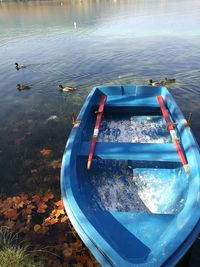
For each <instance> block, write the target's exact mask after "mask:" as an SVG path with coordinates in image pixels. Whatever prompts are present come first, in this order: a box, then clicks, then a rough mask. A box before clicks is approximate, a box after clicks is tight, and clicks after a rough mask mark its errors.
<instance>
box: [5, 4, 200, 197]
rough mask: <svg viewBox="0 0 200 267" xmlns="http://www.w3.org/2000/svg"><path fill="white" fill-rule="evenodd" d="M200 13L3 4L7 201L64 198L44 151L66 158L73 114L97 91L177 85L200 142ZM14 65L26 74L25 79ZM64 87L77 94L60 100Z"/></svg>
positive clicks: (164, 7) (174, 7) (178, 8)
mask: <svg viewBox="0 0 200 267" xmlns="http://www.w3.org/2000/svg"><path fill="white" fill-rule="evenodd" d="M199 12H200V2H199V0H190V1H186V0H184V1H178V0H174V1H166V0H160V1H159V0H149V1H144V0H143V1H137V0H132V1H130V0H117V1H114V0H113V1H112V0H109V1H107V0H102V1H97V0H96V1H91V0H84V1H79V0H75V1H74V0H65V1H62V4H61V2H60V1H26V2H21V1H19V2H4V1H0V55H1V67H0V107H1V112H0V170H1V172H0V176H1V179H0V181H1V192H2V193H3V194H13V193H15V192H20V191H21V190H23V191H32V192H33V191H37V190H38V184H40V190H41V191H42V190H43V189H44V190H46V188H47V186H49V187H50V188H54V189H55V183H54V182H53V181H51V180H50V176H51V174H52V173H50V170H49V168H48V166H46V167H45V166H44V165H43V164H45V163H44V162H42V161H41V157H40V155H39V151H40V150H41V149H44V148H49V149H52V150H53V151H54V154H53V156H52V158H51V160H53V159H55V160H57V159H58V158H61V157H62V153H63V150H64V146H65V142H66V139H67V136H68V134H69V132H70V129H71V127H72V126H71V123H70V120H71V113H72V112H74V113H75V114H77V113H78V111H79V110H80V108H81V106H82V104H83V102H84V100H85V98H86V96H87V94H88V93H89V92H90V90H91V88H92V87H93V86H94V85H99V84H129V83H137V84H145V83H147V82H148V81H149V79H154V80H161V79H164V77H169V78H170V77H175V78H176V83H175V84H174V85H170V90H171V92H172V94H173V96H174V97H175V99H176V101H177V102H178V104H179V105H180V107H181V109H182V110H183V112H184V113H185V114H186V115H187V114H188V113H189V112H193V120H192V128H193V130H194V134H195V136H196V138H197V140H198V143H200V123H199V120H198V116H199V98H200V87H199V84H200V71H199V58H200V49H199V46H200V34H199V28H200V16H199ZM15 62H20V63H21V64H26V65H27V68H25V69H21V70H20V71H17V70H16V69H15V65H14V63H15ZM17 84H25V85H26V84H28V85H29V86H30V87H31V90H22V91H18V90H16V85H17ZM59 84H63V85H65V86H70V87H75V88H77V90H76V91H74V92H73V94H71V93H70V94H61V93H60V92H59V91H58V89H57V88H58V85H59ZM52 116H53V117H55V118H56V120H48V118H50V117H52ZM46 164H47V163H46ZM36 168H37V169H38V173H39V174H38V177H39V178H38V179H39V180H35V179H34V178H33V177H32V175H31V170H35V169H36ZM49 173H50V174H49ZM52 175H53V174H52ZM27 181H30V183H28V182H27ZM50 181H51V182H50ZM22 185H23V186H22ZM42 188H43V189H42ZM57 188H59V185H58V184H57ZM58 190H59V189H58Z"/></svg>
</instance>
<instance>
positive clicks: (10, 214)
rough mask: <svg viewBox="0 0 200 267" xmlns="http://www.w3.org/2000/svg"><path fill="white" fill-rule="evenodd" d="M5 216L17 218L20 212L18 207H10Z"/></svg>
mask: <svg viewBox="0 0 200 267" xmlns="http://www.w3.org/2000/svg"><path fill="white" fill-rule="evenodd" d="M4 216H5V217H6V218H7V219H12V220H16V219H17V217H18V213H17V211H16V209H11V208H10V209H8V210H6V211H5V212H4Z"/></svg>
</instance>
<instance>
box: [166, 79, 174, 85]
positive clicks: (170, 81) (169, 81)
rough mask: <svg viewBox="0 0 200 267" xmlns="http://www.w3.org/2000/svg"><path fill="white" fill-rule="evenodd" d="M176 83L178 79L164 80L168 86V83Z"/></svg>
mask: <svg viewBox="0 0 200 267" xmlns="http://www.w3.org/2000/svg"><path fill="white" fill-rule="evenodd" d="M175 82H176V79H175V78H173V79H168V78H165V80H164V83H165V84H167V83H175Z"/></svg>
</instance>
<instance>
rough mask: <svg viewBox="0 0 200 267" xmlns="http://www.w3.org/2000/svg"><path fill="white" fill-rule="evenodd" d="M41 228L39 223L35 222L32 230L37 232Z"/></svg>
mask: <svg viewBox="0 0 200 267" xmlns="http://www.w3.org/2000/svg"><path fill="white" fill-rule="evenodd" d="M40 229H41V226H40V225H39V224H35V225H34V228H33V230H34V231H35V232H38V231H39V230H40Z"/></svg>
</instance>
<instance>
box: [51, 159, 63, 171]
mask: <svg viewBox="0 0 200 267" xmlns="http://www.w3.org/2000/svg"><path fill="white" fill-rule="evenodd" d="M50 166H51V168H53V169H60V167H61V161H60V160H54V161H52V162H51V164H50Z"/></svg>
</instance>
